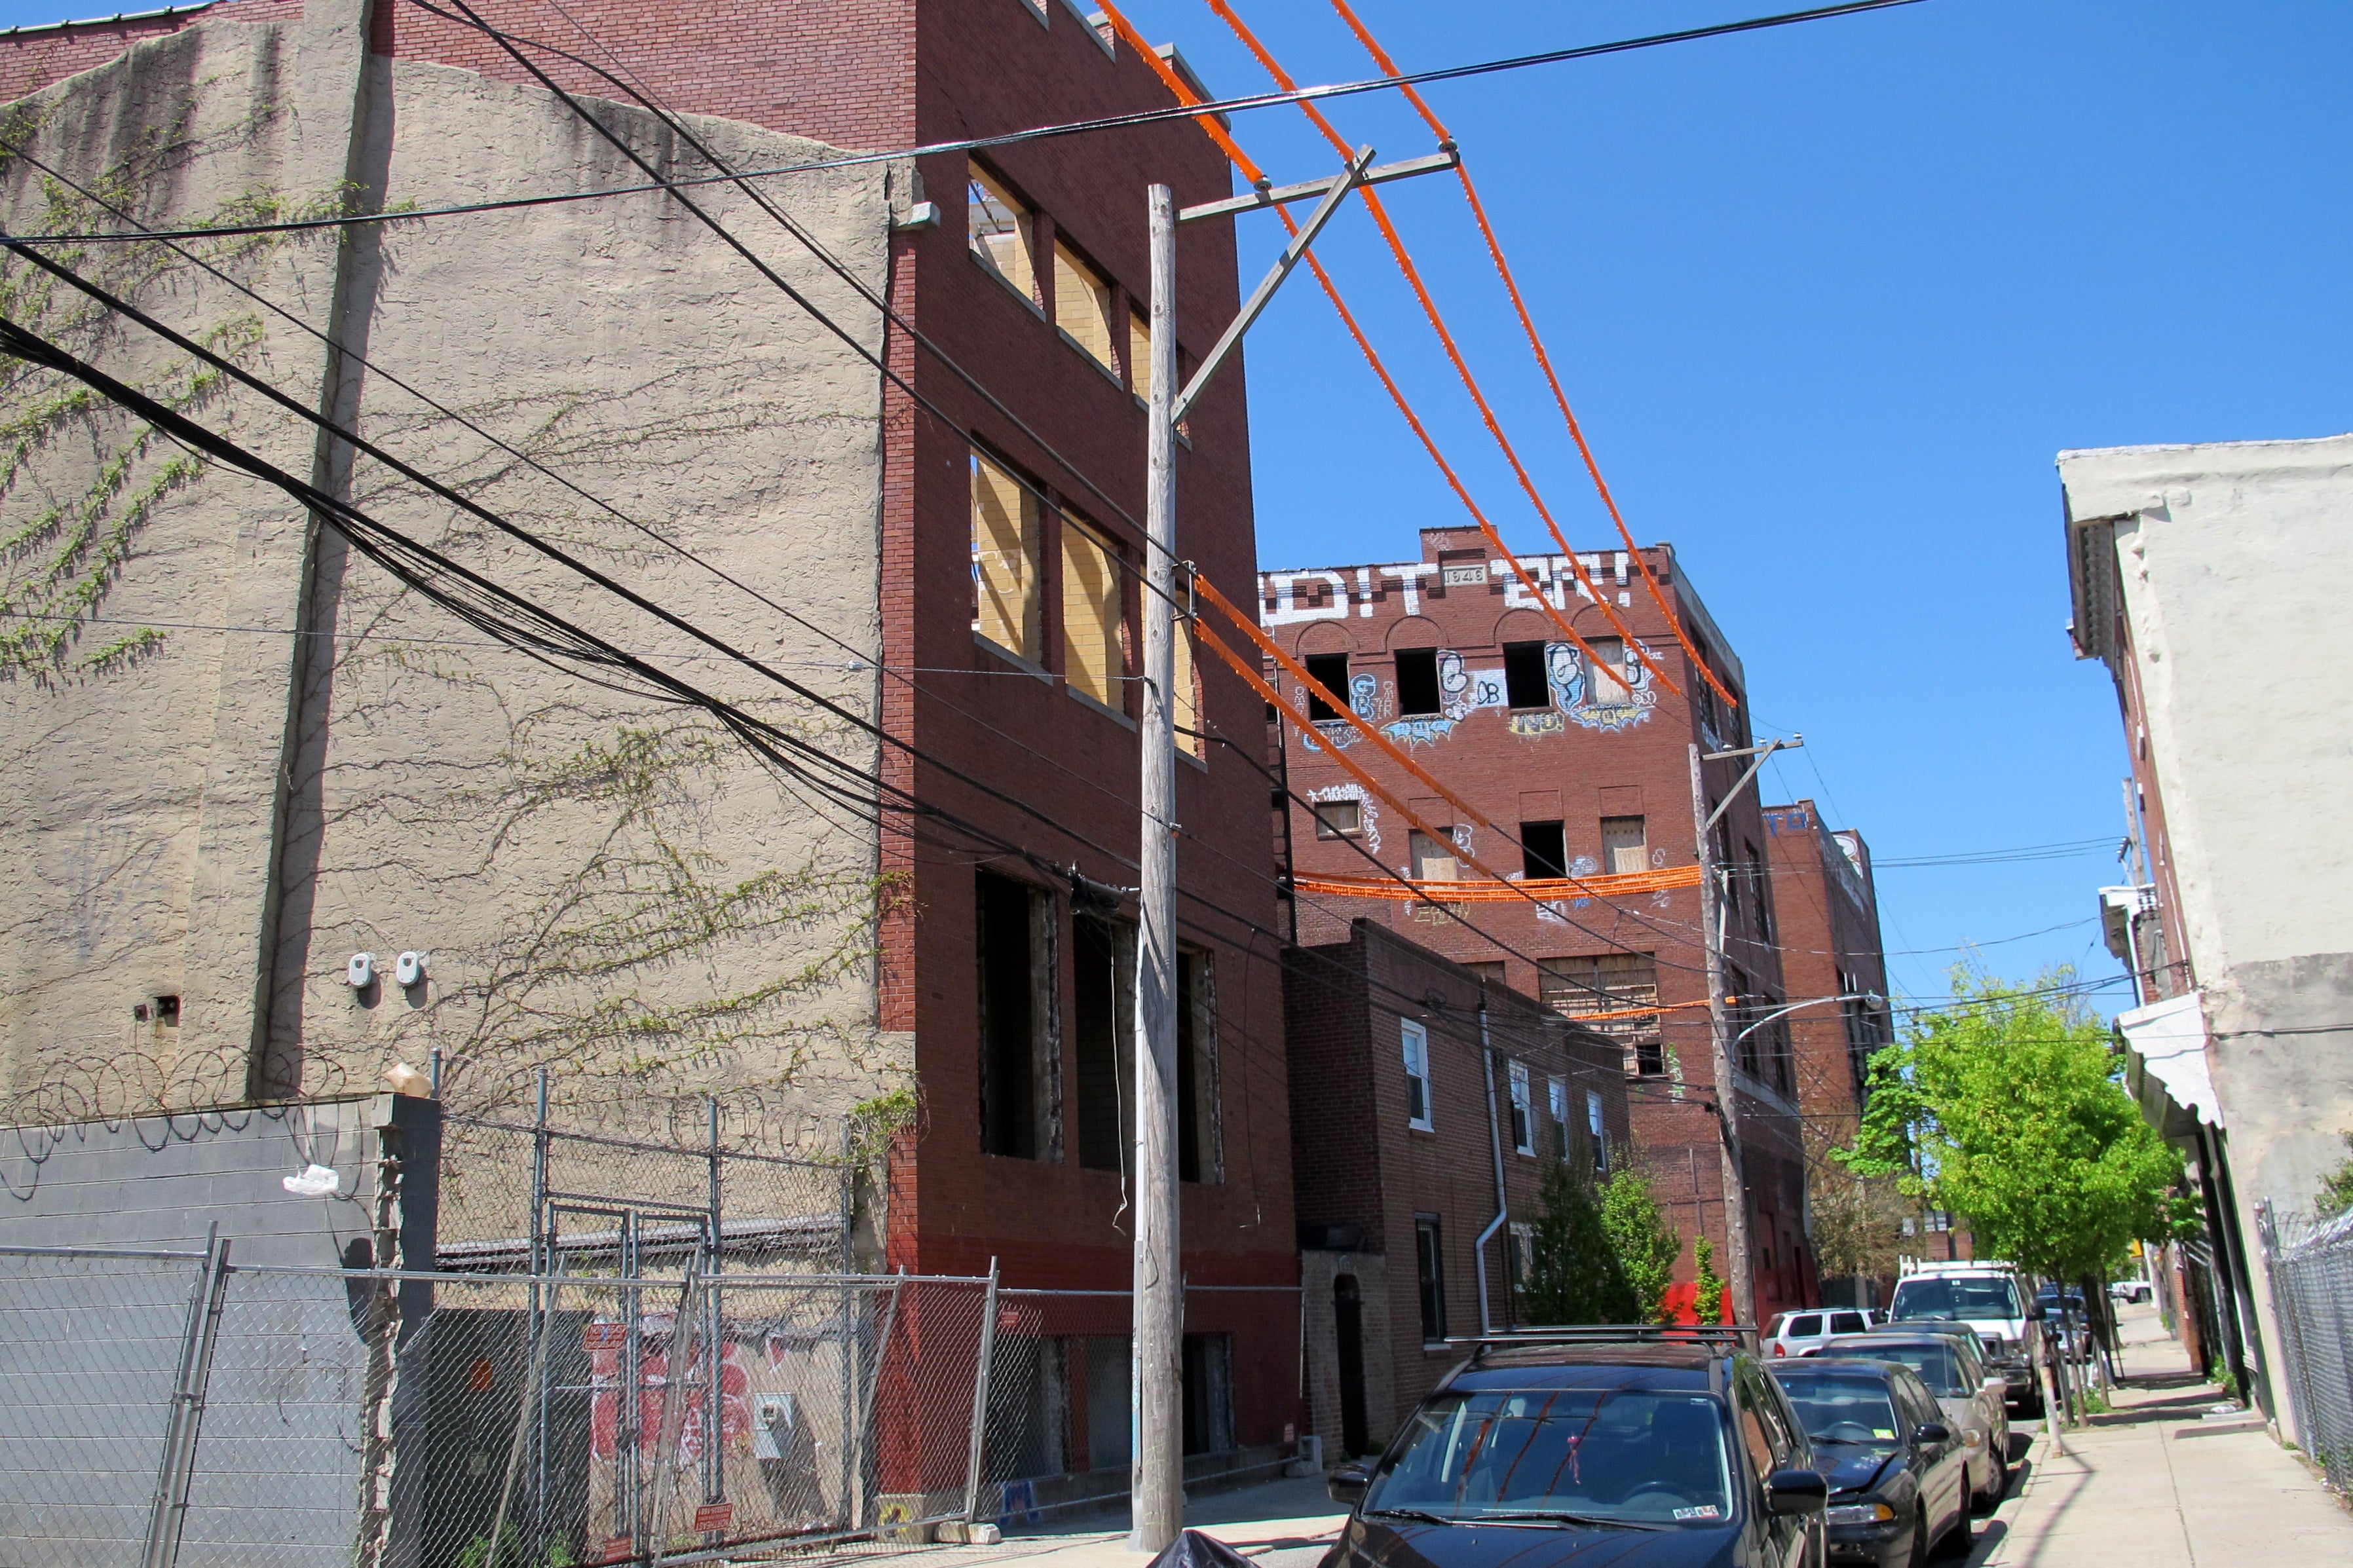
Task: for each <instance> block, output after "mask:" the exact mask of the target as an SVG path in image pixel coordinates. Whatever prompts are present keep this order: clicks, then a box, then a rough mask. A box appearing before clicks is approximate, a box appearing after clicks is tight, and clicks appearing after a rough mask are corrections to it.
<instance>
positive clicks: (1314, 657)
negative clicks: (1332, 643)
mask: <svg viewBox="0 0 2353 1568" xmlns="http://www.w3.org/2000/svg"><path fill="white" fill-rule="evenodd" d="M1300 662H1301V663H1302V664H1304V665H1305V666H1306V667H1307V679H1308V681H1309V682H1310V684H1309V686H1308V688H1307V717H1308V718H1309V719H1311V720H1313V721H1315V722H1316V723H1318V724H1321V723H1323V722H1324V721H1327V720H1332V719H1337V718H1338V717H1339V716H1340V710H1342V709H1344V708H1345V707H1346V706H1347V705H1348V656H1347V655H1346V654H1345V653H1311V654H1309V655H1308V656H1307V657H1306V658H1303V659H1302V660H1301V661H1300Z"/></svg>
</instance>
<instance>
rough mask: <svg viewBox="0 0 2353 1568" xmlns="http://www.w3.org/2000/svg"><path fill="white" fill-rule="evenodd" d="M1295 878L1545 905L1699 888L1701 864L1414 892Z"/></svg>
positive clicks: (1359, 889) (1312, 883)
mask: <svg viewBox="0 0 2353 1568" xmlns="http://www.w3.org/2000/svg"><path fill="white" fill-rule="evenodd" d="M1293 882H1294V883H1295V884H1296V885H1297V886H1299V887H1301V888H1304V889H1309V890H1310V891H1313V892H1319V893H1332V894H1335V895H1338V896H1342V897H1346V898H1356V899H1399V900H1405V899H1410V898H1414V897H1416V896H1419V897H1421V898H1422V899H1423V900H1424V901H1426V902H1429V903H1458V902H1460V903H1495V902H1501V901H1504V900H1509V899H1513V898H1518V897H1522V896H1525V897H1527V898H1530V899H1534V900H1536V901H1537V902H1539V903H1551V902H1553V901H1554V900H1557V899H1604V900H1607V899H1612V898H1626V897H1630V896H1631V895H1633V894H1636V893H1655V892H1664V891H1672V889H1678V888H1696V887H1698V886H1699V868H1698V867H1697V866H1671V867H1668V868H1666V869H1664V870H1660V871H1624V872H1618V873H1614V874H1611V875H1608V876H1600V877H1528V878H1524V879H1521V880H1519V881H1517V882H1514V883H1513V884H1512V885H1511V888H1508V889H1505V888H1497V887H1495V886H1493V884H1492V883H1487V882H1474V881H1465V880H1461V879H1455V880H1438V879H1425V880H1418V881H1416V882H1415V883H1414V885H1413V886H1414V890H1413V891H1409V890H1407V889H1400V888H1398V886H1397V884H1395V883H1394V882H1391V881H1388V880H1386V879H1382V878H1379V877H1352V876H1346V875H1343V874H1340V873H1336V872H1335V873H1332V874H1328V875H1325V876H1320V877H1294V878H1293ZM1422 889H1427V891H1422ZM1513 889H1517V891H1516V892H1515V891H1514V890H1513Z"/></svg>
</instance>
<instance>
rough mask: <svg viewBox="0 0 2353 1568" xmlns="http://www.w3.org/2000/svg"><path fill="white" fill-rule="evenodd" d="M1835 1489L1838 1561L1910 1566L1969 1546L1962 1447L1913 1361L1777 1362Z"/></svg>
mask: <svg viewBox="0 0 2353 1568" xmlns="http://www.w3.org/2000/svg"><path fill="white" fill-rule="evenodd" d="M1772 1376H1773V1381H1774V1382H1776V1383H1778V1384H1780V1385H1781V1390H1782V1392H1783V1393H1785V1394H1788V1396H1789V1403H1790V1404H1791V1405H1794V1406H1796V1408H1797V1412H1798V1419H1799V1422H1801V1423H1802V1424H1803V1425H1804V1426H1805V1428H1806V1433H1807V1436H1810V1438H1812V1440H1813V1443H1814V1447H1815V1452H1816V1453H1817V1454H1818V1455H1819V1456H1820V1462H1821V1464H1822V1466H1823V1467H1824V1472H1825V1474H1826V1475H1827V1476H1828V1478H1829V1480H1830V1486H1831V1496H1830V1506H1829V1508H1828V1509H1827V1510H1824V1512H1823V1515H1822V1519H1823V1522H1824V1524H1825V1525H1826V1526H1827V1528H1828V1531H1829V1535H1830V1549H1831V1555H1832V1556H1833V1557H1835V1558H1838V1559H1841V1560H1844V1561H1855V1560H1860V1561H1862V1562H1866V1563H1875V1564H1877V1565H1878V1568H1897V1565H1898V1564H1910V1565H1913V1568H1917V1565H1918V1564H1920V1563H1925V1562H1926V1560H1927V1558H1928V1556H1929V1554H1930V1553H1931V1552H1936V1551H1939V1550H1948V1551H1951V1552H1954V1553H1955V1554H1956V1555H1960V1554H1964V1553H1966V1552H1968V1548H1969V1545H1970V1531H1969V1499H1968V1491H1969V1482H1968V1462H1967V1460H1966V1458H1965V1452H1966V1450H1965V1449H1964V1448H1963V1447H1962V1444H1961V1441H1960V1439H1959V1438H1958V1437H1957V1436H1955V1435H1954V1433H1953V1432H1952V1430H1951V1428H1949V1427H1947V1426H1946V1425H1945V1423H1944V1421H1943V1419H1942V1413H1941V1412H1940V1411H1939V1409H1938V1407H1937V1405H1936V1398H1935V1396H1934V1395H1932V1394H1929V1392H1928V1390H1927V1388H1926V1385H1925V1384H1922V1383H1921V1381H1920V1379H1919V1376H1918V1375H1917V1374H1916V1373H1914V1372H1913V1370H1912V1369H1911V1368H1910V1367H1908V1366H1903V1365H1899V1364H1897V1363H1894V1362H1887V1361H1848V1360H1844V1359H1838V1358H1832V1359H1827V1360H1826V1359H1824V1358H1822V1357H1820V1356H1811V1357H1808V1358H1806V1359H1804V1360H1800V1361H1781V1362H1775V1363H1773V1372H1772Z"/></svg>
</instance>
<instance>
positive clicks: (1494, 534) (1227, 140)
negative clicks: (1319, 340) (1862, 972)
mask: <svg viewBox="0 0 2353 1568" xmlns="http://www.w3.org/2000/svg"><path fill="white" fill-rule="evenodd" d="M1103 14H1104V16H1107V17H1108V18H1109V19H1110V21H1111V24H1112V26H1113V30H1114V31H1116V32H1117V33H1118V34H1119V36H1120V37H1123V38H1125V39H1126V40H1127V42H1128V45H1129V47H1132V48H1134V50H1135V51H1136V52H1137V53H1138V54H1140V55H1142V56H1143V57H1144V61H1145V64H1146V65H1148V66H1150V67H1151V68H1152V69H1153V70H1154V72H1155V74H1157V75H1158V76H1159V78H1160V80H1161V82H1162V84H1163V85H1164V86H1166V88H1167V89H1168V90H1169V91H1171V92H1173V93H1175V94H1176V101H1177V102H1179V103H1198V102H1200V101H1201V100H1200V96H1199V94H1198V93H1196V92H1194V91H1193V89H1191V88H1189V87H1187V85H1186V83H1185V79H1183V78H1182V77H1180V76H1178V75H1177V74H1176V70H1175V69H1174V68H1171V67H1170V66H1169V64H1168V62H1167V61H1166V60H1164V59H1162V58H1160V56H1159V55H1158V54H1157V53H1156V52H1155V50H1153V49H1152V48H1151V47H1149V46H1148V45H1146V44H1145V42H1144V38H1143V35H1142V34H1140V33H1138V32H1137V31H1136V30H1135V26H1134V24H1133V23H1131V22H1130V21H1128V19H1127V18H1126V17H1125V16H1122V15H1121V14H1120V12H1119V9H1118V8H1117V7H1116V6H1115V5H1111V4H1109V3H1108V0H1106V4H1105V5H1104V6H1103ZM1201 118H1202V121H1203V128H1204V129H1205V130H1207V131H1208V132H1209V135H1210V137H1211V138H1212V139H1213V140H1214V141H1215V142H1217V143H1218V145H1219V147H1220V148H1222V149H1224V150H1225V153H1226V156H1227V157H1228V158H1229V160H1231V161H1232V162H1233V164H1234V166H1235V167H1236V168H1238V169H1240V171H1241V172H1242V174H1243V175H1244V177H1245V178H1247V179H1249V180H1250V182H1251V183H1252V184H1257V185H1261V186H1263V185H1264V184H1266V183H1267V182H1266V178H1265V175H1264V174H1262V173H1261V171H1260V170H1259V167H1258V165H1257V164H1256V163H1252V162H1251V161H1250V156H1249V155H1248V154H1247V153H1244V152H1243V151H1242V150H1241V148H1240V145H1238V144H1237V143H1236V142H1234V140H1233V138H1232V137H1231V136H1229V135H1228V134H1227V133H1226V131H1225V129H1224V127H1222V126H1219V125H1218V124H1216V123H1215V122H1214V121H1212V120H1210V119H1209V118H1208V117H1207V116H1203V117H1201ZM1319 118H1320V117H1319ZM1371 194H1372V193H1370V192H1369V191H1367V192H1366V193H1365V195H1366V198H1367V199H1370V197H1371ZM1275 216H1278V217H1280V218H1281V219H1282V226H1283V227H1284V228H1285V229H1287V230H1289V231H1290V232H1291V233H1292V234H1293V235H1296V234H1297V233H1298V232H1299V223H1298V220H1297V219H1295V218H1293V216H1291V214H1290V213H1289V212H1288V211H1287V210H1285V209H1284V208H1282V207H1277V208H1276V209H1275ZM1306 260H1307V266H1308V269H1309V270H1310V271H1312V272H1314V274H1315V281H1316V282H1317V283H1319V284H1321V285H1322V286H1323V289H1324V295H1325V296H1326V297H1327V298H1329V299H1330V300H1331V301H1332V308H1333V309H1334V310H1337V311H1338V312H1339V313H1340V320H1341V322H1342V324H1343V325H1345V327H1346V328H1347V329H1348V335H1349V336H1350V337H1352V338H1354V339H1355V340H1356V347H1357V349H1358V350H1359V351H1360V352H1361V353H1363V354H1364V356H1365V359H1366V363H1369V364H1370V365H1371V366H1372V367H1373V374H1375V375H1377V376H1378V377H1379V378H1380V383H1381V385H1382V386H1383V387H1385V388H1387V389H1388V395H1389V398H1390V400H1391V401H1392V402H1394V403H1395V404H1396V405H1397V406H1398V412H1399V413H1400V414H1402V415H1404V416H1405V421H1406V424H1407V425H1408V426H1410V427H1411V428H1412V430H1413V433H1414V435H1415V436H1416V437H1419V439H1420V441H1421V445H1422V449H1423V450H1425V451H1427V452H1428V453H1429V454H1430V461H1432V462H1433V463H1436V464H1437V465H1438V471H1439V472H1440V474H1442V475H1443V476H1444V477H1445V479H1446V482H1447V484H1448V485H1449V486H1450V487H1451V488H1452V489H1453V491H1454V494H1455V497H1456V499H1457V500H1461V503H1462V505H1463V508H1464V510H1468V511H1469V512H1470V514H1471V519H1472V521H1473V522H1476V523H1477V524H1478V525H1479V531H1480V533H1481V534H1482V536H1483V537H1484V538H1485V539H1486V541H1487V542H1488V544H1489V546H1490V547H1492V548H1493V550H1494V552H1495V553H1497V554H1498V555H1501V556H1502V557H1503V558H1504V560H1505V561H1507V562H1509V563H1511V567H1512V570H1513V572H1514V574H1517V575H1518V577H1519V580H1520V584H1521V585H1522V586H1523V587H1524V588H1525V589H1526V590H1527V592H1528V595H1529V596H1530V597H1531V598H1532V599H1534V600H1535V604H1536V606H1537V608H1539V609H1540V610H1542V611H1543V612H1544V614H1545V616H1546V618H1547V619H1548V620H1550V621H1551V622H1552V624H1553V625H1554V626H1556V627H1558V628H1559V629H1560V633H1561V635H1562V636H1563V637H1567V639H1568V640H1569V642H1570V643H1571V644H1573V645H1574V646H1575V647H1577V651H1579V652H1580V653H1582V654H1584V655H1585V657H1586V658H1587V660H1588V662H1589V663H1590V664H1592V665H1593V666H1595V667H1599V666H1600V665H1602V664H1603V662H1604V661H1603V660H1602V658H1601V657H1600V655H1599V654H1597V653H1595V652H1594V651H1593V647H1592V645H1591V644H1589V643H1588V642H1587V641H1586V640H1585V638H1584V637H1580V636H1579V635H1578V634H1577V628H1576V627H1574V626H1570V625H1569V624H1568V621H1567V618H1566V617H1565V616H1562V615H1561V613H1560V611H1559V610H1558V609H1556V608H1555V607H1554V605H1553V603H1552V601H1551V600H1550V599H1548V598H1546V596H1545V593H1544V590H1543V588H1542V587H1540V586H1539V585H1538V584H1537V583H1536V580H1535V576H1534V574H1531V573H1530V572H1529V571H1528V569H1527V567H1526V566H1525V564H1524V563H1522V562H1521V560H1520V558H1519V557H1518V556H1517V555H1515V554H1514V553H1513V552H1512V548H1511V546H1510V545H1508V544H1505V543H1504V536H1503V535H1502V534H1501V533H1500V532H1498V531H1496V529H1495V525H1494V524H1493V523H1492V522H1490V521H1488V520H1487V515H1486V513H1484V512H1483V511H1482V510H1480V509H1479V503H1478V502H1477V501H1475V500H1472V497H1471V492H1470V490H1469V489H1468V488H1467V487H1465V486H1464V484H1463V483H1462V480H1461V476H1459V475H1458V474H1456V473H1455V471H1454V467H1453V465H1452V464H1451V463H1449V462H1448V461H1447V460H1446V458H1445V455H1444V454H1443V453H1441V452H1440V450H1439V448H1438V443H1437V442H1436V440H1434V439H1433V438H1432V437H1431V436H1430V431H1429V429H1428V427H1426V426H1424V425H1423V424H1422V422H1421V417H1420V416H1419V415H1418V414H1416V413H1415V412H1414V410H1413V405H1411V404H1410V403H1409V402H1407V401H1406V395H1405V393H1404V391H1403V390H1402V389H1401V388H1400V387H1399V386H1398V384H1397V381H1396V379H1395V378H1394V377H1392V376H1391V375H1390V374H1389V373H1388V367H1387V366H1386V365H1384V364H1383V363H1381V357H1380V355H1379V354H1378V353H1376V352H1375V351H1374V348H1373V345H1372V340H1371V339H1369V338H1368V337H1366V335H1365V330H1364V328H1363V327H1362V326H1360V325H1358V324H1357V321H1356V315H1355V313H1354V312H1353V311H1351V310H1349V309H1348V306H1347V302H1346V301H1345V300H1342V299H1341V298H1340V290H1339V288H1338V286H1337V285H1335V283H1334V282H1333V281H1332V275H1331V274H1330V273H1328V272H1326V271H1325V270H1324V263H1323V262H1322V261H1321V260H1319V259H1317V258H1316V256H1315V253H1314V251H1312V250H1311V251H1309V252H1308V253H1307V257H1306ZM1465 374H1468V373H1467V372H1466V373H1465ZM1569 563H1570V565H1571V566H1572V568H1574V569H1575V570H1576V572H1577V574H1578V575H1579V576H1580V577H1582V576H1583V575H1584V570H1585V569H1584V566H1583V564H1582V563H1579V562H1578V561H1577V558H1576V556H1575V555H1574V554H1573V553H1572V554H1571V555H1570V557H1569ZM1595 603H1597V604H1600V605H1602V610H1603V613H1604V614H1609V613H1610V612H1609V605H1608V604H1607V603H1606V602H1604V601H1603V600H1602V599H1601V597H1600V595H1599V594H1598V593H1597V594H1596V595H1595ZM1611 618H1612V620H1613V621H1614V620H1615V618H1616V617H1615V616H1614V615H1613V616H1611ZM1627 642H1628V645H1629V646H1630V647H1632V648H1633V649H1634V653H1635V657H1636V658H1640V659H1641V660H1642V661H1643V662H1644V663H1645V664H1649V665H1651V669H1652V670H1653V672H1655V673H1658V675H1659V679H1661V680H1662V681H1664V682H1665V683H1666V686H1667V689H1669V690H1671V691H1675V692H1676V693H1677V694H1678V695H1680V694H1681V689H1680V688H1678V687H1677V686H1676V685H1675V683H1674V682H1673V680H1672V679H1670V678H1669V677H1668V676H1666V675H1665V674H1664V673H1663V672H1661V671H1659V670H1658V667H1657V665H1656V664H1655V663H1652V661H1651V658H1650V655H1649V653H1648V652H1647V651H1646V650H1645V649H1644V648H1643V647H1642V646H1641V641H1640V639H1638V638H1635V637H1632V636H1631V635H1629V636H1628V637H1627ZM1619 679H1623V678H1622V676H1621V677H1620V678H1619Z"/></svg>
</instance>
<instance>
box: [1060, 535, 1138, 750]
mask: <svg viewBox="0 0 2353 1568" xmlns="http://www.w3.org/2000/svg"><path fill="white" fill-rule="evenodd" d="M1119 579H1120V573H1119V548H1118V546H1116V545H1114V544H1113V543H1112V542H1111V541H1109V540H1108V539H1105V538H1104V537H1103V535H1102V534H1100V533H1097V532H1096V531H1094V530H1093V529H1092V528H1090V527H1088V526H1087V525H1086V524H1085V523H1083V522H1082V521H1079V520H1078V519H1077V518H1075V517H1069V516H1065V517H1064V518H1063V520H1062V679H1064V680H1067V681H1069V682H1070V684H1071V689H1072V690H1073V691H1077V692H1079V693H1081V694H1082V695H1084V696H1088V697H1092V698H1093V699H1094V700H1096V701H1098V702H1100V703H1102V704H1103V706H1104V707H1106V708H1120V707H1122V704H1123V694H1122V692H1121V690H1120V677H1121V676H1123V675H1124V674H1125V673H1126V670H1125V668H1124V666H1125V662H1126V655H1125V649H1124V639H1123V638H1122V637H1121V636H1120V602H1121V599H1122V597H1123V595H1122V591H1121V590H1122V586H1123V585H1122V584H1121V583H1120V580H1119Z"/></svg>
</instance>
